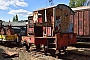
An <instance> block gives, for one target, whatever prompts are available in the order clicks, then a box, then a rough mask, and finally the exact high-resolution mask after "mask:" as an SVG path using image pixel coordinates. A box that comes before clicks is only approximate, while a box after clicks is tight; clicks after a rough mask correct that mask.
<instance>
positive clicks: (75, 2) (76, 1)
mask: <svg viewBox="0 0 90 60" xmlns="http://www.w3.org/2000/svg"><path fill="white" fill-rule="evenodd" d="M86 1H87V0H70V2H69V7H71V8H75V7H80V6H84V3H85V2H86Z"/></svg>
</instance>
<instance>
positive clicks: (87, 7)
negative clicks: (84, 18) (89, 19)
mask: <svg viewBox="0 0 90 60" xmlns="http://www.w3.org/2000/svg"><path fill="white" fill-rule="evenodd" d="M71 9H72V10H73V11H76V10H86V9H87V10H90V6H81V7H76V8H71Z"/></svg>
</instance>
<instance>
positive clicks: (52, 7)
mask: <svg viewBox="0 0 90 60" xmlns="http://www.w3.org/2000/svg"><path fill="white" fill-rule="evenodd" d="M57 6H66V7H68V8H69V9H70V10H71V12H72V13H74V11H73V10H72V9H71V8H70V7H69V6H67V5H65V4H57V5H54V6H49V7H46V8H41V9H38V10H34V11H43V10H45V9H50V8H54V7H57Z"/></svg>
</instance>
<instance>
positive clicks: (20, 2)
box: [0, 0, 69, 22]
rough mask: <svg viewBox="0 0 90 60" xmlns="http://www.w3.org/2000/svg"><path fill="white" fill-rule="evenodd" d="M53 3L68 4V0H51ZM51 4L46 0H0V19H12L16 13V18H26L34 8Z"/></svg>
mask: <svg viewBox="0 0 90 60" xmlns="http://www.w3.org/2000/svg"><path fill="white" fill-rule="evenodd" d="M53 3H54V5H57V4H66V5H69V0H53ZM48 6H51V5H50V3H49V1H48V0H0V20H3V21H7V22H8V21H9V20H10V21H12V19H13V16H15V15H16V14H17V15H18V20H19V21H20V20H27V19H28V18H27V17H28V15H29V14H31V13H32V12H33V11H34V10H37V9H40V8H44V7H48Z"/></svg>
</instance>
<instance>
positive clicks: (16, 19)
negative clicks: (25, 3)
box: [13, 14, 18, 22]
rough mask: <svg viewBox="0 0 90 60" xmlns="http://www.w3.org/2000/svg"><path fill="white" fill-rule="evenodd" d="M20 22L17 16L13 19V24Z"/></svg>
mask: <svg viewBox="0 0 90 60" xmlns="http://www.w3.org/2000/svg"><path fill="white" fill-rule="evenodd" d="M17 21H18V15H17V14H16V16H14V17H13V22H17Z"/></svg>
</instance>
